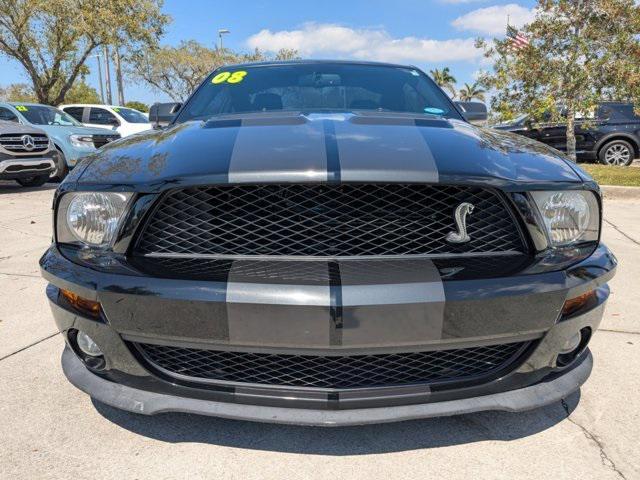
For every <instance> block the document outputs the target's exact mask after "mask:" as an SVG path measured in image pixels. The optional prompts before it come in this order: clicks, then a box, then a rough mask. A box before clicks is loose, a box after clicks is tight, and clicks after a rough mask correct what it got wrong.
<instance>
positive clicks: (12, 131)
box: [0, 121, 55, 187]
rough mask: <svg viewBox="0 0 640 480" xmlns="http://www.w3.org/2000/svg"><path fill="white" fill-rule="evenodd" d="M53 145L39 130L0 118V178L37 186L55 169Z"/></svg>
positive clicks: (47, 178) (25, 185) (28, 185)
mask: <svg viewBox="0 0 640 480" xmlns="http://www.w3.org/2000/svg"><path fill="white" fill-rule="evenodd" d="M52 152H53V145H52V143H51V141H50V140H49V137H48V136H47V134H46V133H44V132H43V131H42V130H39V129H37V128H33V127H29V126H26V125H20V124H18V123H15V122H5V121H0V180H15V181H16V182H18V183H19V184H20V185H22V186H23V187H39V186H40V185H43V184H44V183H45V182H46V181H47V180H49V176H50V175H51V172H53V171H54V169H55V163H54V161H53V159H52Z"/></svg>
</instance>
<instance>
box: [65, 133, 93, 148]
mask: <svg viewBox="0 0 640 480" xmlns="http://www.w3.org/2000/svg"><path fill="white" fill-rule="evenodd" d="M69 140H70V141H71V145H73V146H74V147H80V148H86V147H93V137H92V136H91V135H69Z"/></svg>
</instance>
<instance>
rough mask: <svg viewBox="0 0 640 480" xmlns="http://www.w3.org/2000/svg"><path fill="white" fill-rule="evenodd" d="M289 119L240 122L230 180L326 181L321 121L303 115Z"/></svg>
mask: <svg viewBox="0 0 640 480" xmlns="http://www.w3.org/2000/svg"><path fill="white" fill-rule="evenodd" d="M284 120H287V119H284ZM288 120H289V121H282V120H280V121H270V122H261V121H260V120H259V119H246V120H243V121H242V126H241V127H240V129H239V131H238V136H237V138H236V140H235V144H234V147H233V152H232V153H231V160H230V162H229V175H228V179H229V183H261V182H262V183H264V182H313V181H317V182H326V181H327V154H326V149H325V140H324V131H323V126H322V123H321V122H312V121H309V120H308V119H307V118H306V117H303V116H300V117H290V119H288Z"/></svg>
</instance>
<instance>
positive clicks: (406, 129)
mask: <svg viewBox="0 0 640 480" xmlns="http://www.w3.org/2000/svg"><path fill="white" fill-rule="evenodd" d="M334 125H335V135H336V142H337V147H338V155H339V159H340V168H341V174H340V178H341V180H342V181H343V182H344V181H347V182H348V181H372V182H381V181H387V182H425V183H437V182H438V168H437V166H436V162H435V160H434V158H433V155H432V154H431V150H430V148H429V145H428V144H427V142H426V140H425V138H424V136H423V135H422V134H421V133H420V127H418V126H417V125H416V123H415V120H414V119H412V118H406V119H405V118H390V119H378V118H372V119H369V118H358V117H351V118H350V119H345V120H344V121H336V122H334Z"/></svg>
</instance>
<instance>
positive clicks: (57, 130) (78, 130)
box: [38, 125, 117, 136]
mask: <svg viewBox="0 0 640 480" xmlns="http://www.w3.org/2000/svg"><path fill="white" fill-rule="evenodd" d="M38 128H41V129H42V130H44V131H46V132H47V133H49V134H50V135H52V136H53V135H56V134H58V135H109V134H112V135H115V134H117V132H116V131H114V130H112V129H107V128H94V127H76V126H71V127H65V126H62V125H41V126H38Z"/></svg>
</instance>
